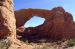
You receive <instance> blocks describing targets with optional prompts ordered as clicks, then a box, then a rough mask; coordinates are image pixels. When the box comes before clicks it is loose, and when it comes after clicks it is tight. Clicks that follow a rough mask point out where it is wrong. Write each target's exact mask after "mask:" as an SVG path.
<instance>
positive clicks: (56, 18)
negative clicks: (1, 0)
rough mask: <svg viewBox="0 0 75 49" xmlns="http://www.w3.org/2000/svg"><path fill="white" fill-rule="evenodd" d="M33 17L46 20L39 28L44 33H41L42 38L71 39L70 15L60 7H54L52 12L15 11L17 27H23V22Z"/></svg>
mask: <svg viewBox="0 0 75 49" xmlns="http://www.w3.org/2000/svg"><path fill="white" fill-rule="evenodd" d="M35 15H36V16H41V17H43V18H45V19H46V20H45V22H44V24H43V25H42V26H41V27H39V28H40V30H43V31H44V33H41V34H42V36H44V37H48V38H54V39H62V38H71V37H73V34H74V32H73V30H74V28H73V27H74V25H73V18H72V15H71V14H70V13H68V12H66V11H65V10H64V9H63V8H62V7H56V8H53V9H52V10H43V9H25V10H24V9H23V10H19V11H15V17H16V21H17V27H20V26H23V25H24V23H25V22H27V21H28V20H29V19H30V18H31V17H33V16H35ZM37 31H38V27H37ZM37 31H36V32H37Z"/></svg>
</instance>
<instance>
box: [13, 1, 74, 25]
mask: <svg viewBox="0 0 75 49" xmlns="http://www.w3.org/2000/svg"><path fill="white" fill-rule="evenodd" d="M14 6H15V10H19V9H27V8H34V9H36V8H37V9H49V10H50V9H52V8H54V7H58V6H62V7H63V8H64V9H65V10H66V11H68V12H69V13H71V14H72V15H73V18H74V21H75V0H14ZM36 18H37V17H35V20H36ZM41 20H42V21H41V22H43V20H44V19H41ZM32 21H34V19H33V20H32ZM34 22H35V24H36V21H34ZM41 22H40V23H41ZM30 24H31V23H30ZM27 25H29V24H27Z"/></svg>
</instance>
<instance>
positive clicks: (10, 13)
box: [0, 0, 16, 39]
mask: <svg viewBox="0 0 75 49" xmlns="http://www.w3.org/2000/svg"><path fill="white" fill-rule="evenodd" d="M13 8H14V6H13V0H0V38H7V37H8V36H11V37H12V39H14V36H15V37H16V20H15V16H14V9H13Z"/></svg>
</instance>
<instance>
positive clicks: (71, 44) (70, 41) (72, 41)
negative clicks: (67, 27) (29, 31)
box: [67, 39, 75, 47]
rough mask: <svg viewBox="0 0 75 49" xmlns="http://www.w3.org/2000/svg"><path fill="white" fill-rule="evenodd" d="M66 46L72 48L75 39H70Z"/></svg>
mask: <svg viewBox="0 0 75 49" xmlns="http://www.w3.org/2000/svg"><path fill="white" fill-rule="evenodd" d="M67 46H69V47H72V46H75V39H71V40H69V41H68V43H67Z"/></svg>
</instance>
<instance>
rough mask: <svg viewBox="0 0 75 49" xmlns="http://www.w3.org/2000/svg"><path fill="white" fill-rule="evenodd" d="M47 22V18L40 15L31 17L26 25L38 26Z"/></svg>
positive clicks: (26, 26)
mask: <svg viewBox="0 0 75 49" xmlns="http://www.w3.org/2000/svg"><path fill="white" fill-rule="evenodd" d="M44 22H45V18H42V17H40V16H33V17H32V18H31V19H29V20H28V21H27V22H26V23H25V24H24V27H25V28H28V27H37V26H39V25H42V24H43V23H44Z"/></svg>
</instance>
